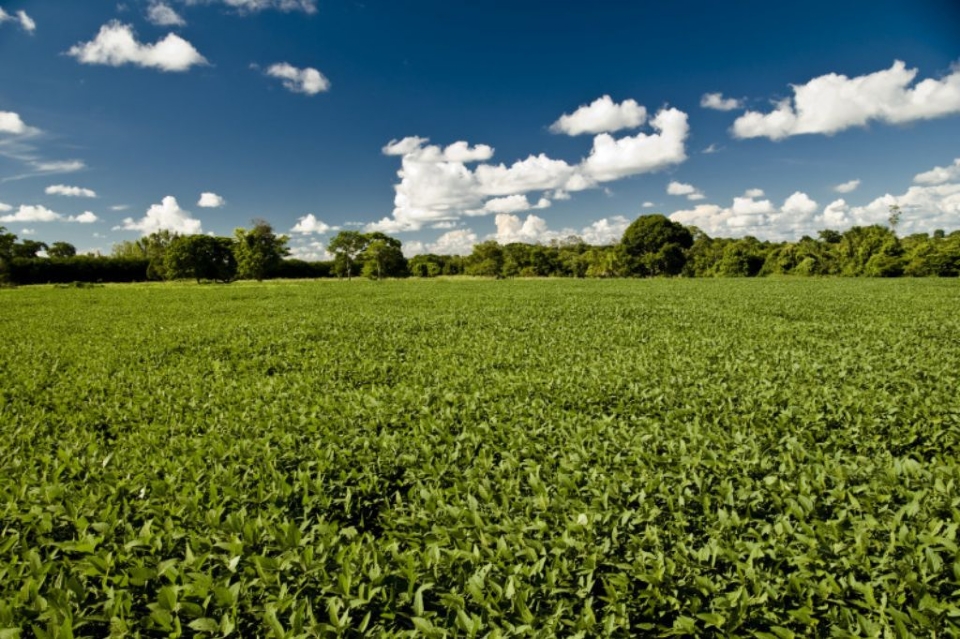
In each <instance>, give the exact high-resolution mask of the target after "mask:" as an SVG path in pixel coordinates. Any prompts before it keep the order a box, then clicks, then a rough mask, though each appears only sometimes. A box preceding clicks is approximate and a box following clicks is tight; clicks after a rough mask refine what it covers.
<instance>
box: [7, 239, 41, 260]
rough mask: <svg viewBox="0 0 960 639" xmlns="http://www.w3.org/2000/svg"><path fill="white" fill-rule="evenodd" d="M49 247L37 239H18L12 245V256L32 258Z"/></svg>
mask: <svg viewBox="0 0 960 639" xmlns="http://www.w3.org/2000/svg"><path fill="white" fill-rule="evenodd" d="M47 248H49V247H48V246H47V245H46V243H44V242H38V241H37V240H20V242H18V243H16V244H14V245H13V257H25V258H33V257H37V253H39V252H40V251H46V250H47Z"/></svg>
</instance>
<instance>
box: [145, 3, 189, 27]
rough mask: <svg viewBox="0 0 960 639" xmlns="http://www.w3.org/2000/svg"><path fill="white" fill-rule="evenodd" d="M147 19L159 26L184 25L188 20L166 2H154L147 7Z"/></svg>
mask: <svg viewBox="0 0 960 639" xmlns="http://www.w3.org/2000/svg"><path fill="white" fill-rule="evenodd" d="M147 20H148V21H150V22H151V23H152V24H155V25H157V26H159V27H182V26H185V25H186V24H187V21H186V20H184V19H183V17H181V16H180V14H179V13H177V12H176V11H174V10H173V8H172V7H171V6H170V5H168V4H166V3H164V2H153V3H151V4H150V6H149V7H148V8H147Z"/></svg>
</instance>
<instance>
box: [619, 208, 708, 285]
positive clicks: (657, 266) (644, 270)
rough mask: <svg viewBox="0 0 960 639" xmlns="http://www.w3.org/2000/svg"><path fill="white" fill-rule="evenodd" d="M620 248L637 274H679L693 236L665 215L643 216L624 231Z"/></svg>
mask: <svg viewBox="0 0 960 639" xmlns="http://www.w3.org/2000/svg"><path fill="white" fill-rule="evenodd" d="M621 245H622V246H623V250H624V252H625V253H626V255H627V259H628V261H629V264H628V267H629V269H630V272H631V273H633V274H634V275H679V274H680V272H681V271H682V270H683V265H684V263H685V262H686V257H685V253H684V252H685V251H686V250H687V249H689V248H690V247H691V246H693V235H692V234H691V233H690V230H689V229H687V228H686V227H685V226H683V225H682V224H678V223H676V222H674V221H672V220H670V219H669V218H667V217H666V216H663V215H659V214H655V215H642V216H640V217H638V218H637V219H636V220H634V221H633V223H632V224H631V225H630V226H628V227H627V230H625V231H624V232H623V239H622V240H621Z"/></svg>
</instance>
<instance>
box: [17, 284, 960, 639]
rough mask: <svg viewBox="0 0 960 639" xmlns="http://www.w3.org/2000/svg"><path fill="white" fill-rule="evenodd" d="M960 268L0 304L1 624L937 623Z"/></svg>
mask: <svg viewBox="0 0 960 639" xmlns="http://www.w3.org/2000/svg"><path fill="white" fill-rule="evenodd" d="M958 310H960V287H958V283H957V281H956V280H910V281H907V280H898V281H878V280H869V281H868V280H813V279H809V280H806V279H805V280H765V281H758V280H619V281H603V280H598V281H586V282H585V281H578V280H540V281H521V280H518V281H484V280H477V281H471V280H463V281H449V280H443V279H440V280H432V281H389V282H380V283H377V282H367V281H353V282H335V281H328V282H297V283H290V282H287V283H266V284H255V283H240V284H232V285H229V286H215V285H207V286H196V285H181V284H156V285H128V286H107V287H99V288H53V287H26V288H20V289H12V290H0V331H2V335H3V338H2V339H0V380H2V382H0V450H2V451H3V454H2V455H0V469H2V472H0V629H2V628H5V629H7V630H0V637H18V636H20V637H32V636H37V637H81V636H88V637H102V636H106V635H110V634H113V635H115V636H134V635H140V636H181V635H185V636H189V635H196V636H206V637H219V636H225V635H231V636H240V637H253V636H275V637H293V636H310V637H312V636H331V637H332V636H363V635H367V636H392V637H402V636H424V637H441V636H449V637H454V636H457V637H474V636H475V637H485V636H490V637H510V636H529V637H553V636H582V637H586V636H617V637H628V636H670V635H697V636H718V637H719V636H730V637H761V638H768V637H774V638H779V639H785V638H789V637H793V636H811V635H815V636H836V637H853V636H862V637H867V636H911V635H916V636H927V637H933V636H943V637H946V636H956V635H957V633H960V606H958V604H957V601H960V557H958V550H957V543H958V540H957V529H958V526H960V393H958V392H957V387H958V382H960V373H958V371H960V313H958Z"/></svg>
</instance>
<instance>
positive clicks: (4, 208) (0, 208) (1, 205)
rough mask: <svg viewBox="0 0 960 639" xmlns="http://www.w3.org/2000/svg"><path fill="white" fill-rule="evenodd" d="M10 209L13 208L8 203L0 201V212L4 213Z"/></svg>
mask: <svg viewBox="0 0 960 639" xmlns="http://www.w3.org/2000/svg"><path fill="white" fill-rule="evenodd" d="M12 210H13V207H12V206H10V205H9V204H4V203H3V202H0V213H6V212H7V211H12Z"/></svg>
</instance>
